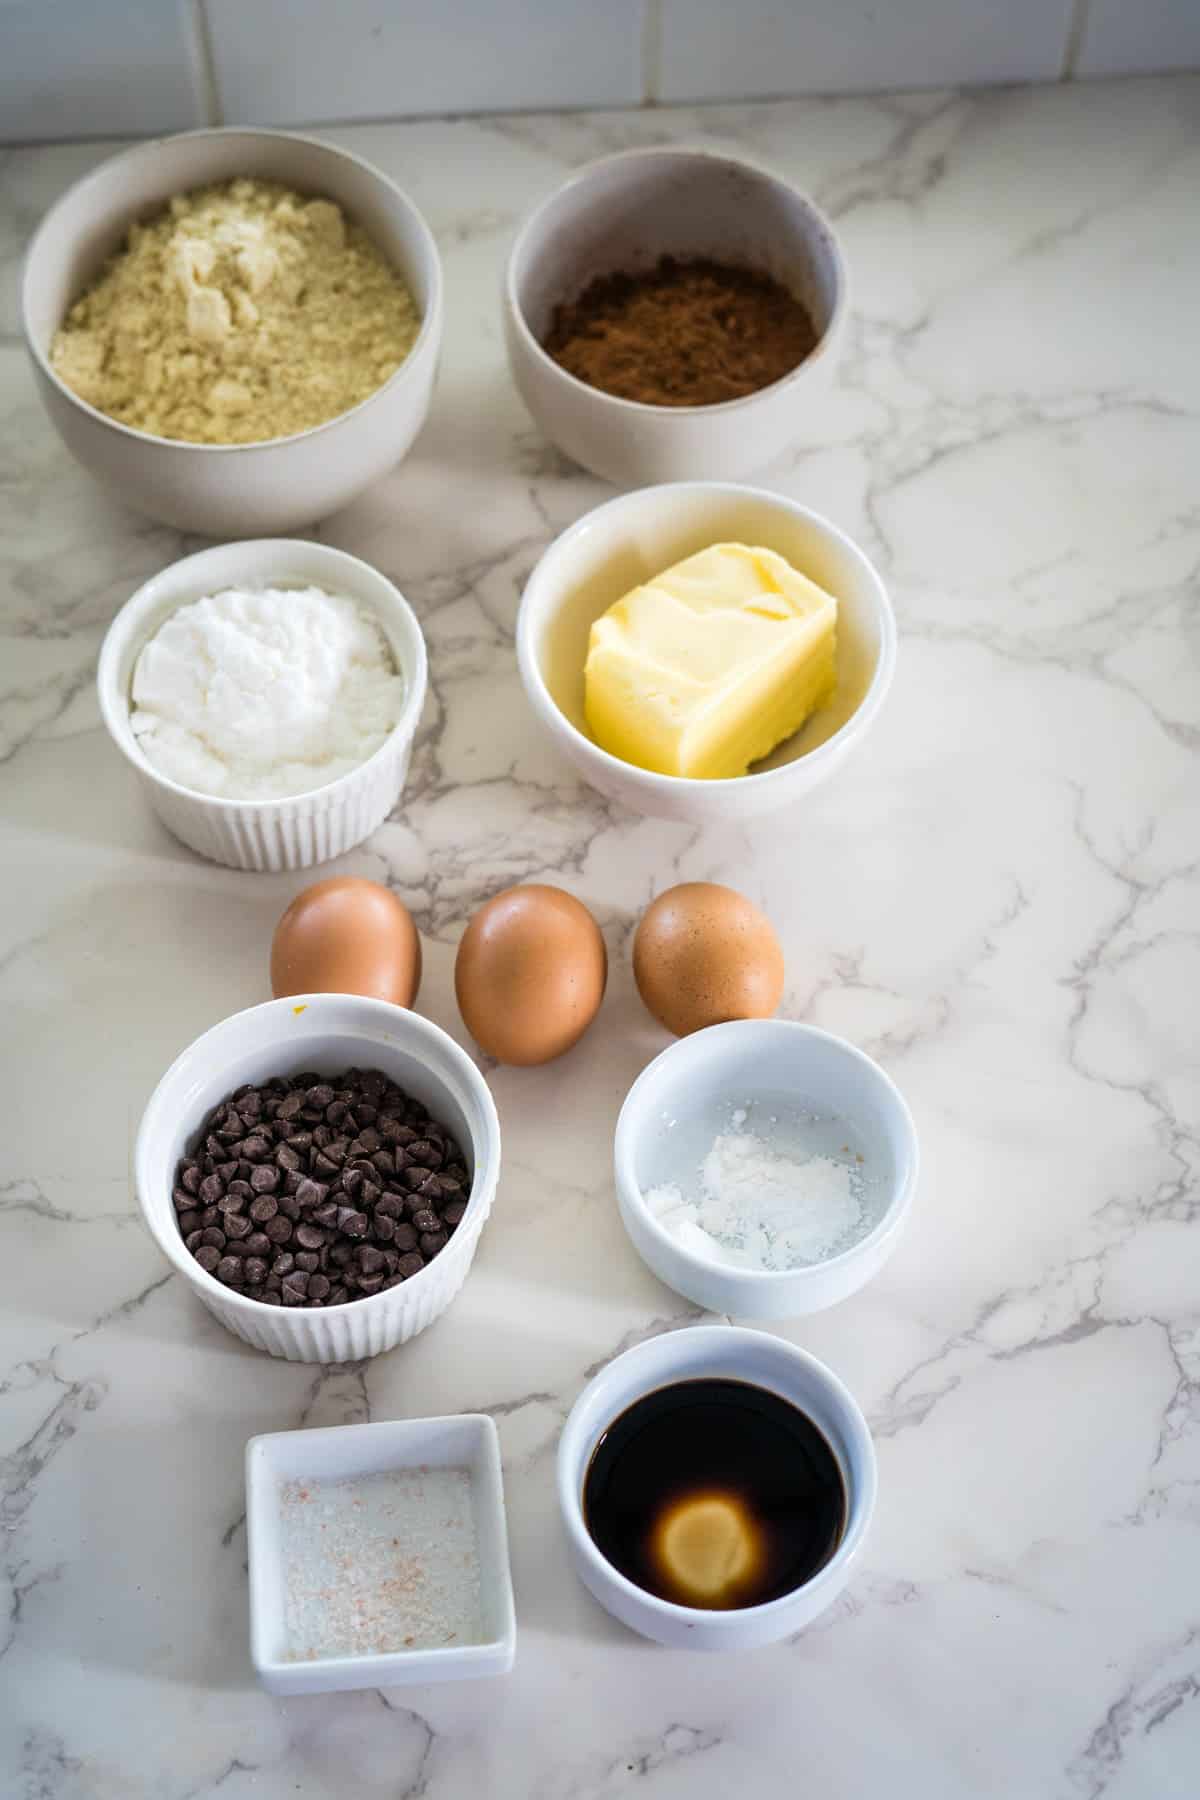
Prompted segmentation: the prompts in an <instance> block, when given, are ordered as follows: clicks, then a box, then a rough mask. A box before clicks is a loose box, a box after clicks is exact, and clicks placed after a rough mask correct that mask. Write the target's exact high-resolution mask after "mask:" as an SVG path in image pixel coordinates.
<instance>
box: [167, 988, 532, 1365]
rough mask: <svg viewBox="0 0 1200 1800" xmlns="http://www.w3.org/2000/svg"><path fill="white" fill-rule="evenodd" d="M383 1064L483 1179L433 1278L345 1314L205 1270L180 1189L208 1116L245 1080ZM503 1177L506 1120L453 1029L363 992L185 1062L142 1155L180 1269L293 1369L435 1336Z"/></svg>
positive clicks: (213, 1306)
mask: <svg viewBox="0 0 1200 1800" xmlns="http://www.w3.org/2000/svg"><path fill="white" fill-rule="evenodd" d="M354 1067H358V1068H374V1069H382V1070H383V1071H384V1073H385V1074H387V1075H389V1076H391V1078H392V1079H393V1080H394V1081H396V1082H398V1083H399V1085H400V1086H401V1087H402V1088H404V1090H405V1092H406V1093H409V1094H411V1095H412V1096H413V1097H414V1099H417V1100H419V1101H420V1102H421V1104H422V1105H423V1106H425V1107H427V1108H428V1110H429V1112H430V1113H431V1114H432V1115H433V1117H434V1118H435V1119H437V1120H438V1121H439V1123H441V1124H444V1125H445V1126H446V1127H447V1129H448V1130H449V1131H451V1132H452V1133H453V1134H454V1136H455V1137H456V1138H457V1139H458V1142H459V1144H460V1145H461V1146H462V1150H463V1153H464V1156H465V1158H466V1162H467V1167H468V1169H469V1170H470V1173H471V1196H470V1199H469V1201H468V1203H467V1210H466V1212H465V1213H464V1215H463V1219H462V1223H461V1224H460V1225H459V1227H458V1229H457V1230H456V1231H455V1233H454V1235H453V1236H452V1237H451V1239H450V1242H449V1243H448V1244H447V1245H446V1247H445V1249H444V1250H442V1251H440V1252H439V1253H438V1255H437V1256H435V1257H434V1258H433V1259H432V1260H431V1261H430V1262H429V1263H428V1264H427V1265H426V1266H425V1268H423V1269H422V1270H421V1271H420V1273H419V1274H417V1275H414V1276H412V1277H411V1279H409V1280H408V1281H404V1282H401V1284H400V1286H399V1287H394V1288H386V1289H384V1290H383V1291H381V1292H380V1293H378V1294H371V1295H370V1296H369V1297H368V1298H366V1299H362V1300H350V1301H347V1302H346V1304H345V1305H344V1306H329V1307H320V1308H305V1307H286V1308H285V1307H280V1306H266V1305H264V1304H263V1302H262V1301H261V1300H252V1299H251V1298H250V1297H249V1296H248V1295H246V1294H236V1293H234V1292H233V1290H232V1289H231V1288H227V1287H225V1286H224V1285H223V1284H222V1283H221V1282H219V1281H217V1280H216V1278H215V1277H214V1276H212V1275H209V1274H207V1273H206V1272H205V1270H204V1269H202V1268H201V1267H200V1264H199V1263H198V1262H197V1261H196V1260H195V1258H194V1257H193V1256H192V1255H191V1254H190V1252H189V1251H188V1250H187V1249H186V1248H185V1246H184V1242H183V1239H182V1237H181V1236H180V1235H179V1226H178V1224H177V1223H176V1219H175V1208H174V1205H173V1204H172V1200H171V1194H172V1190H173V1188H174V1186H175V1170H176V1168H177V1167H178V1164H179V1159H180V1157H181V1156H182V1155H183V1154H184V1152H185V1151H186V1150H187V1148H188V1145H189V1144H190V1143H191V1141H192V1139H193V1137H194V1136H195V1133H196V1132H197V1130H198V1129H199V1127H200V1125H201V1123H202V1122H203V1120H204V1118H205V1116H206V1114H207V1113H209V1112H210V1111H211V1109H212V1108H213V1107H214V1106H216V1105H217V1104H218V1102H219V1101H221V1100H223V1099H225V1097H226V1096H227V1095H228V1094H231V1093H232V1092H233V1091H234V1089H235V1088H238V1087H241V1085H242V1084H243V1082H247V1081H254V1082H261V1081H266V1080H268V1079H269V1078H270V1077H271V1076H273V1075H293V1074H296V1073H298V1072H299V1071H300V1070H301V1069H312V1070H313V1071H315V1072H316V1073H317V1074H320V1075H333V1074H340V1073H341V1071H342V1070H344V1069H348V1068H354ZM499 1172H500V1122H499V1120H498V1119H497V1117H496V1108H495V1105H494V1104H493V1101H492V1096H491V1094H490V1093H489V1091H488V1088H487V1084H486V1083H485V1081H484V1079H483V1077H482V1076H481V1075H480V1073H479V1071H478V1069H477V1068H476V1067H475V1064H474V1063H473V1062H472V1061H471V1059H470V1057H469V1056H468V1055H467V1054H466V1052H465V1051H464V1050H460V1049H459V1047H458V1045H457V1044H456V1043H455V1042H454V1039H453V1038H451V1037H449V1036H448V1035H447V1034H446V1032H444V1031H443V1030H442V1029H441V1027H440V1026H438V1025H433V1024H431V1023H430V1021H429V1020H428V1019H423V1018H421V1017H420V1015H419V1014H417V1013H413V1012H406V1011H405V1010H404V1009H403V1008H402V1007H399V1006H390V1005H389V1004H388V1003H387V1002H386V1001H384V1000H367V999H364V998H362V997H361V996H359V995H357V994H309V995H306V996H304V997H302V998H295V997H289V998H287V999H285V1000H268V1001H267V1002H266V1003H265V1004H264V1005H262V1006H252V1007H250V1008H249V1010H248V1011H246V1012H240V1013H234V1014H233V1016H232V1017H231V1018H228V1019H222V1021H221V1023H220V1024H219V1025H214V1026H213V1027H212V1029H211V1031H206V1032H205V1033H204V1035H203V1037H199V1038H197V1039H196V1041H195V1043H194V1044H192V1045H190V1046H189V1048H188V1049H186V1050H185V1051H184V1052H183V1054H182V1055H181V1056H179V1057H177V1058H176V1059H175V1061H174V1062H173V1063H172V1064H171V1067H170V1068H169V1069H168V1070H167V1072H166V1074H165V1075H164V1076H163V1078H162V1080H161V1081H160V1082H159V1084H158V1086H157V1087H156V1088H155V1090H154V1092H153V1094H152V1095H151V1097H150V1102H149V1104H148V1106H147V1107H146V1110H145V1112H144V1113H143V1115H142V1122H141V1126H140V1127H139V1130H138V1135H137V1143H136V1145H135V1148H134V1180H135V1183H136V1186H137V1197H138V1202H139V1204H140V1206H141V1209H142V1215H143V1217H144V1218H145V1221H146V1223H147V1225H148V1226H149V1227H150V1232H151V1235H152V1236H153V1237H154V1239H155V1241H156V1243H157V1244H158V1247H159V1249H160V1250H161V1251H162V1253H163V1255H164V1256H165V1257H166V1259H167V1261H168V1262H169V1263H170V1264H171V1266H172V1267H173V1268H174V1269H175V1271H176V1272H177V1273H178V1274H179V1275H182V1277H183V1279H184V1280H185V1281H186V1282H187V1284H188V1286H189V1287H190V1288H191V1289H192V1292H193V1293H194V1294H195V1296H196V1298H197V1299H198V1300H200V1301H201V1302H202V1303H203V1304H204V1305H205V1306H206V1307H207V1308H208V1310H209V1311H210V1312H211V1313H213V1314H215V1315H216V1317H217V1318H218V1319H220V1321H221V1323H222V1325H225V1326H227V1327H228V1329H229V1330H230V1331H232V1332H234V1333H235V1334H236V1335H237V1336H238V1337H240V1338H244V1339H245V1341H246V1342H247V1343H248V1344H253V1345H254V1346H255V1348H256V1349H258V1350H266V1351H267V1352H268V1353H269V1354H270V1355H271V1356H284V1357H287V1358H288V1360H289V1361H291V1362H317V1363H332V1362H353V1361H357V1360H358V1359H359V1358H360V1357H364V1356H378V1355H379V1353H380V1351H381V1350H390V1349H391V1348H392V1346H393V1345H394V1344H402V1343H405V1342H407V1340H408V1339H409V1338H410V1337H414V1336H415V1335H416V1333H417V1332H418V1331H424V1329H425V1327H426V1326H427V1325H430V1324H432V1323H433V1321H434V1319H436V1318H437V1317H438V1315H439V1313H442V1312H444V1311H445V1309H446V1308H447V1307H448V1306H449V1304H450V1302H451V1301H452V1300H453V1299H454V1297H455V1295H456V1294H457V1293H458V1290H459V1288H461V1286H462V1284H463V1282H464V1281H465V1280H466V1276H467V1270H468V1269H469V1268H470V1266H471V1261H472V1258H473V1257H474V1255H475V1250H476V1246H477V1245H478V1243H479V1234H480V1232H481V1231H482V1229H483V1225H484V1221H485V1220H486V1219H487V1216H488V1213H489V1212H490V1211H491V1206H492V1200H493V1198H494V1196H495V1192H496V1181H497V1177H498V1175H499Z"/></svg>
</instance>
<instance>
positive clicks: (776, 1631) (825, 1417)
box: [557, 1325, 876, 1650]
mask: <svg viewBox="0 0 1200 1800" xmlns="http://www.w3.org/2000/svg"><path fill="white" fill-rule="evenodd" d="M706 1376H707V1377H710V1378H711V1377H723V1378H725V1379H728V1380H732V1381H746V1382H749V1383H751V1384H752V1385H754V1386H756V1387H762V1388H767V1389H769V1390H770V1391H771V1392H772V1393H775V1394H779V1395H780V1396H781V1397H782V1398H783V1399H784V1400H790V1401H791V1402H792V1404H793V1405H794V1406H797V1407H799V1408H800V1410H801V1411H802V1412H804V1413H807V1415H808V1417H809V1418H810V1419H812V1421H813V1423H814V1424H815V1425H817V1426H818V1427H819V1428H820V1430H821V1431H822V1432H823V1434H824V1436H825V1438H826V1440H827V1441H828V1443H829V1444H830V1445H831V1447H832V1449H833V1451H834V1453H835V1455H836V1456H837V1459H838V1462H839V1463H840V1465H841V1471H842V1479H843V1481H844V1482H845V1485H846V1497H847V1508H846V1526H845V1530H844V1531H843V1533H842V1540H841V1543H840V1544H839V1545H838V1548H837V1550H836V1551H835V1552H834V1554H833V1556H832V1557H831V1558H830V1560H829V1561H828V1562H827V1563H826V1564H825V1566H824V1568H823V1569H819V1570H818V1571H817V1573H816V1574H815V1575H814V1576H813V1577H812V1579H811V1581H806V1582H805V1583H804V1585H803V1586H802V1587H798V1588H796V1589H795V1590H794V1591H793V1592H792V1593H790V1594H783V1595H781V1596H780V1598H779V1599H778V1600H769V1601H767V1602H766V1604H765V1605H763V1606H745V1607H735V1608H733V1609H731V1610H730V1611H728V1612H711V1611H708V1610H705V1609H703V1608H700V1607H694V1606H677V1605H675V1604H674V1603H673V1602H672V1601H669V1600H660V1599H659V1598H658V1596H657V1595H655V1594H650V1593H647V1592H646V1590H645V1589H644V1588H640V1587H638V1586H637V1585H636V1583H634V1582H632V1581H630V1580H629V1579H628V1577H626V1576H624V1575H622V1574H621V1573H620V1572H619V1571H618V1570H617V1569H615V1568H614V1567H613V1565H612V1564H611V1563H610V1562H608V1561H607V1559H606V1558H605V1557H603V1556H601V1554H600V1552H599V1550H598V1549H597V1548H596V1545H595V1544H594V1543H593V1541H592V1538H591V1535H590V1534H589V1532H588V1529H587V1526H586V1525H585V1523H584V1517H583V1486H584V1480H585V1478H586V1476H587V1471H588V1465H589V1463H590V1462H591V1459H592V1452H593V1451H594V1450H595V1448H596V1444H597V1442H598V1441H599V1439H600V1436H601V1434H602V1433H603V1432H604V1431H606V1430H607V1428H608V1427H609V1426H610V1425H611V1424H612V1423H613V1421H614V1419H616V1418H618V1417H619V1415H620V1414H621V1413H623V1412H624V1411H625V1410H626V1409H627V1408H628V1407H630V1406H632V1405H633V1403H634V1402H635V1401H636V1400H640V1399H641V1398H642V1396H643V1395H645V1394H650V1393H653V1392H654V1390H655V1389H656V1388H661V1387H666V1386H668V1385H669V1384H670V1383H672V1382H676V1381H695V1380H698V1379H701V1378H703V1377H706ZM557 1479H558V1503H559V1508H560V1510H561V1512H562V1516H563V1523H564V1524H565V1526H566V1531H567V1542H568V1545H569V1548H570V1553H571V1560H572V1562H573V1564H574V1566H575V1572H576V1574H577V1575H578V1576H579V1578H580V1580H581V1581H582V1582H583V1584H584V1586H585V1587H586V1588H587V1589H588V1591H589V1593H591V1594H592V1595H594V1597H595V1598H596V1599H597V1600H598V1601H599V1602H600V1604H601V1606H603V1607H605V1608H606V1609H607V1610H608V1611H609V1612H610V1613H612V1615H613V1617H614V1618H616V1619H620V1620H621V1621H622V1623H623V1624H625V1625H628V1626H629V1627H630V1628H631V1629H632V1630H633V1631H638V1632H640V1633H641V1634H642V1636H643V1637H648V1638H654V1639H655V1640H656V1641H657V1642H658V1643H660V1644H670V1645H672V1646H674V1647H676V1648H686V1649H689V1650H749V1649H753V1648H754V1647H755V1646H757V1645H759V1644H773V1643H776V1642H777V1641H778V1640H779V1639H780V1638H784V1637H789V1636H790V1635H791V1634H792V1632H794V1631H799V1630H801V1629H802V1627H803V1626H805V1625H807V1624H809V1623H810V1621H811V1620H813V1619H815V1618H816V1617H817V1615H818V1614H819V1613H822V1612H824V1610H825V1608H826V1607H827V1606H828V1605H829V1604H830V1602H831V1601H832V1600H834V1599H835V1598H836V1596H837V1595H838V1594H839V1593H840V1592H841V1591H842V1589H843V1588H844V1587H845V1585H846V1582H847V1580H848V1579H849V1577H850V1573H851V1570H852V1568H853V1566H854V1563H855V1561H856V1559H857V1557H858V1554H859V1551H860V1550H861V1549H862V1545H863V1540H864V1539H865V1537H866V1534H867V1527H868V1525H869V1524H870V1522H871V1514H872V1512H873V1511H874V1508H875V1489H876V1468H875V1447H874V1445H873V1444H872V1442H871V1434H870V1432H869V1431H868V1429H867V1422H866V1420H865V1419H864V1418H863V1416H862V1413H861V1411H860V1410H859V1407H858V1405H857V1403H856V1401H855V1400H854V1398H853V1396H852V1395H851V1394H850V1393H849V1392H848V1390H847V1389H846V1388H844V1387H843V1386H842V1383H841V1382H840V1381H839V1380H838V1378H837V1376H836V1375H834V1374H833V1372H832V1370H830V1369H827V1368H826V1367H825V1365H824V1363H820V1362H818V1361H817V1359H816V1357H815V1356H809V1355H808V1353H807V1352H806V1351H804V1350H797V1349H796V1348H795V1347H794V1345H792V1344H788V1343H785V1342H784V1341H783V1340H782V1339H781V1338H775V1337H770V1336H768V1335H767V1334H766V1333H765V1332H761V1331H743V1330H739V1329H738V1328H737V1327H735V1326H730V1325H699V1326H693V1327H690V1328H689V1329H687V1330H684V1331H669V1332H665V1333H664V1334H663V1335H662V1336H661V1337H655V1338H649V1339H648V1340H647V1341H646V1342H645V1343H642V1344H636V1345H635V1346H634V1348H633V1349H632V1350H626V1351H625V1353H624V1354H623V1355H622V1356H618V1357H617V1358H616V1359H615V1360H614V1361H613V1362H610V1363H609V1364H608V1367H607V1368H605V1369H602V1370H601V1371H600V1373H599V1375H597V1376H596V1377H595V1378H594V1379H593V1380H592V1381H590V1382H589V1383H588V1385H587V1386H586V1387H585V1388H584V1390H583V1392H582V1393H581V1394H580V1396H579V1398H578V1400H576V1402H575V1405H574V1406H573V1407H572V1409H571V1412H570V1416H569V1417H568V1419H567V1422H566V1424H565V1425H564V1426H563V1432H562V1437H561V1438H560V1439H559V1444H558V1469H557Z"/></svg>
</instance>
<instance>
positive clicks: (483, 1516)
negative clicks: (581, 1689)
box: [246, 1413, 517, 1694]
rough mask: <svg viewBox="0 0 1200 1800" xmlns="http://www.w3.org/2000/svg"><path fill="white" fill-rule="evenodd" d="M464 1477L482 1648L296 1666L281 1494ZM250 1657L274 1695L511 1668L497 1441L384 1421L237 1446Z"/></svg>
mask: <svg viewBox="0 0 1200 1800" xmlns="http://www.w3.org/2000/svg"><path fill="white" fill-rule="evenodd" d="M421 1469H465V1470H466V1471H467V1473H468V1476H469V1480H470V1494H471V1509H472V1513H473V1515H474V1524H475V1536H476V1542H477V1545H478V1554H479V1590H480V1611H481V1615H482V1628H483V1629H482V1636H481V1641H479V1642H476V1643H466V1644H461V1645H444V1646H439V1647H437V1648H433V1649H413V1650H399V1651H383V1652H371V1653H368V1654H361V1655H359V1654H356V1655H330V1656H324V1655H320V1656H315V1657H297V1656H296V1655H295V1653H294V1652H292V1653H289V1650H290V1647H289V1642H288V1625H287V1578H288V1571H287V1566H286V1559H285V1550H284V1524H283V1514H284V1489H285V1487H286V1486H287V1485H288V1484H289V1483H291V1482H297V1481H302V1482H311V1483H315V1484H319V1483H329V1482H337V1481H345V1480H351V1479H353V1478H355V1477H364V1476H371V1475H380V1474H387V1473H394V1472H397V1471H401V1470H413V1471H417V1470H421ZM246 1535H247V1541H248V1547H249V1561H250V1654H251V1658H252V1660H253V1663H254V1667H255V1669H256V1670H257V1672H258V1676H259V1679H260V1680H261V1682H262V1684H263V1686H264V1687H265V1688H267V1689H268V1690H269V1691H270V1692H271V1693H273V1694H324V1693H332V1692H335V1691H339V1690H343V1689H348V1688H374V1687H384V1688H386V1687H400V1686H406V1685H408V1684H410V1683H415V1682H426V1681H462V1680H466V1679H469V1678H470V1677H473V1676H478V1675H503V1674H507V1672H508V1670H509V1669H511V1668H512V1664H513V1656H514V1653H515V1650H516V1638H517V1628H516V1617H515V1613H514V1609H513V1592H512V1578H511V1575H510V1573H509V1565H508V1536H507V1532H506V1529H505V1518H504V1490H503V1484H502V1478H501V1472H500V1443H499V1439H498V1437H497V1435H496V1427H495V1424H494V1423H493V1421H492V1420H491V1419H490V1418H488V1417H487V1415H486V1414H483V1413H465V1414H462V1415H460V1416H458V1417H455V1418H444V1419H388V1420H381V1421H380V1422H378V1423H376V1424H370V1425H335V1426H330V1427H328V1428H326V1429H323V1430H316V1431H280V1432H272V1433H270V1434H269V1435H268V1436H264V1437H255V1438H251V1439H250V1441H249V1443H248V1444H247V1445H246Z"/></svg>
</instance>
